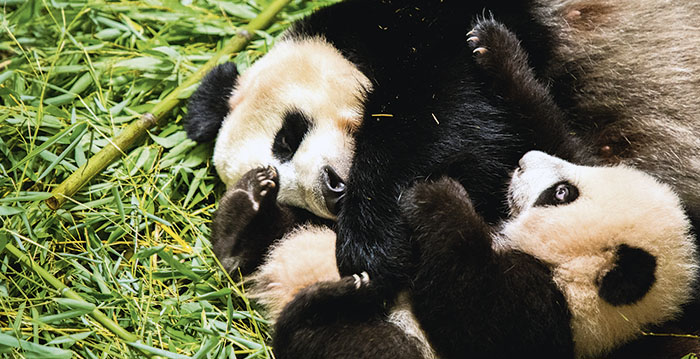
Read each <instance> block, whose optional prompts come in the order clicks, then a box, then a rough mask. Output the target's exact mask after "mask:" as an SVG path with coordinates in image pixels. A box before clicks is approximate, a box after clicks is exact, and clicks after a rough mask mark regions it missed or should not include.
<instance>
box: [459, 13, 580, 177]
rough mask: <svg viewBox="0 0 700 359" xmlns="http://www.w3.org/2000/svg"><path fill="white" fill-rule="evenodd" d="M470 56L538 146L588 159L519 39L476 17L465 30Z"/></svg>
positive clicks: (575, 158)
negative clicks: (536, 73) (470, 26)
mask: <svg viewBox="0 0 700 359" xmlns="http://www.w3.org/2000/svg"><path fill="white" fill-rule="evenodd" d="M468 36H469V38H468V39H467V43H468V44H469V46H470V47H471V48H472V49H473V53H474V60H475V62H476V64H477V66H478V67H480V68H481V69H483V70H484V72H485V73H486V76H487V79H486V83H487V85H488V86H489V87H490V90H491V91H492V92H493V94H494V95H495V96H497V97H500V98H503V99H504V100H505V102H506V106H509V107H511V108H512V112H513V114H514V115H516V116H518V117H520V119H519V123H516V125H519V126H521V127H522V128H523V129H525V130H527V131H528V132H529V133H530V134H531V135H532V136H534V140H535V143H536V145H537V147H538V149H540V150H543V151H545V152H549V153H551V154H554V155H557V156H559V157H562V158H564V159H567V160H569V161H574V162H579V163H581V162H584V163H588V161H590V160H591V158H592V156H591V153H592V152H591V151H590V149H588V148H587V147H586V146H584V145H583V143H582V142H581V141H580V140H579V139H578V138H577V137H575V136H573V135H572V132H571V131H570V130H569V129H568V127H567V123H566V120H565V117H564V114H563V112H562V111H561V110H560V109H559V107H558V106H557V105H556V104H555V103H554V100H553V98H552V95H551V94H550V93H549V89H548V88H547V87H546V86H545V85H543V84H542V83H541V82H540V81H538V80H537V78H536V76H535V73H534V70H533V69H532V67H530V65H529V63H528V56H527V53H526V52H525V50H524V49H523V48H522V47H521V46H520V41H519V40H518V38H517V37H516V36H515V34H513V33H512V32H511V31H510V30H508V29H507V28H506V27H505V25H503V24H501V23H500V22H498V21H496V20H494V19H492V18H490V19H486V18H484V19H480V20H478V21H477V23H476V25H475V26H474V28H473V29H472V30H471V31H470V32H469V33H468Z"/></svg>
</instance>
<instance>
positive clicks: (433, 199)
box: [401, 179, 573, 358]
mask: <svg viewBox="0 0 700 359" xmlns="http://www.w3.org/2000/svg"><path fill="white" fill-rule="evenodd" d="M401 207H402V209H403V213H404V214H405V215H406V220H407V223H409V224H410V227H411V229H412V232H413V240H414V243H415V247H416V252H417V255H418V269H417V274H416V277H415V278H414V280H413V290H412V292H411V298H412V300H413V309H414V314H415V316H416V318H417V319H418V321H419V322H420V324H421V326H422V328H423V329H424V330H425V332H426V334H427V335H428V339H429V340H430V342H431V344H432V345H433V348H434V349H435V350H436V352H437V353H438V355H440V357H443V358H487V357H488V358H515V357H521V356H523V355H527V356H531V357H540V358H571V357H573V340H572V333H571V329H570V327H569V322H570V319H571V314H570V312H569V310H568V306H567V302H566V299H565V298H564V296H563V294H562V293H561V291H560V290H559V289H558V287H557V286H556V284H555V283H554V282H553V280H552V273H551V272H550V270H549V269H548V267H547V266H546V265H545V264H544V263H542V262H540V261H539V260H538V259H536V258H534V257H532V256H530V255H528V254H525V253H521V252H517V251H506V252H494V251H493V250H492V249H491V235H492V230H491V228H490V227H489V226H488V225H487V224H486V223H485V222H484V220H483V219H482V217H481V216H480V215H479V214H477V213H476V211H475V209H474V207H473V205H472V203H471V201H470V199H469V196H468V195H467V193H466V191H465V190H464V188H463V187H462V186H461V185H460V184H459V183H457V182H455V181H453V180H448V179H441V180H439V181H437V182H435V183H432V184H428V183H420V184H417V185H415V186H414V187H413V188H411V189H410V190H408V191H407V192H406V193H404V195H403V196H402V199H401Z"/></svg>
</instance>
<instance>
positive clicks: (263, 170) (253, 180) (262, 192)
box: [236, 166, 279, 212]
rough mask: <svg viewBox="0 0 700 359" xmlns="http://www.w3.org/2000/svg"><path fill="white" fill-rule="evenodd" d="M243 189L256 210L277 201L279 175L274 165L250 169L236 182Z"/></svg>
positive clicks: (239, 188)
mask: <svg viewBox="0 0 700 359" xmlns="http://www.w3.org/2000/svg"><path fill="white" fill-rule="evenodd" d="M236 189H237V190H239V191H241V190H242V191H243V192H244V193H245V194H246V195H247V197H248V199H249V201H250V203H251V206H252V208H253V210H254V211H255V212H257V211H259V210H260V209H261V208H263V207H265V206H268V205H272V204H274V203H275V202H276V201H277V192H278V191H279V175H278V174H277V169H275V167H273V166H267V167H259V168H256V169H253V170H250V171H248V173H246V174H245V175H243V177H242V178H241V179H240V180H239V181H238V183H237V184H236Z"/></svg>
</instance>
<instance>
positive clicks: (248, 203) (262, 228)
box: [211, 167, 320, 275]
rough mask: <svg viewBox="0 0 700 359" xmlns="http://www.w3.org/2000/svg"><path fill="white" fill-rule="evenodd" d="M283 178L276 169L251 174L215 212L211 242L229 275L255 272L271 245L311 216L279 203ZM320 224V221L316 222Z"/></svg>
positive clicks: (230, 193) (226, 194)
mask: <svg viewBox="0 0 700 359" xmlns="http://www.w3.org/2000/svg"><path fill="white" fill-rule="evenodd" d="M278 188H279V178H278V175H277V171H276V170H275V169H274V168H273V167H267V168H256V169H253V170H250V171H248V172H247V173H246V174H245V175H243V177H242V178H241V179H240V180H239V181H238V182H237V183H236V184H235V185H234V186H233V187H232V188H230V189H229V190H228V191H226V193H225V194H224V197H223V198H222V199H221V202H220V204H219V208H218V209H217V210H216V212H215V213H214V219H213V222H212V229H211V231H212V233H211V242H212V247H213V251H214V254H215V255H216V256H217V258H218V259H219V262H221V265H222V266H223V267H224V269H225V270H226V271H227V272H228V273H229V274H233V273H234V271H236V270H237V269H240V271H241V274H242V275H247V274H250V273H251V272H253V270H255V269H256V268H257V267H258V266H259V265H260V264H261V263H262V260H263V258H264V256H265V254H266V253H267V250H268V248H269V247H270V245H271V244H272V243H273V242H274V241H276V240H278V239H280V238H282V236H283V235H284V234H285V233H288V232H290V231H291V230H292V229H293V228H294V227H295V226H297V225H299V224H301V223H304V222H314V220H315V217H313V215H311V214H310V213H308V212H306V211H304V210H301V209H297V208H292V207H288V206H284V205H281V204H279V203H278V202H277V191H278ZM316 222H319V224H320V220H316Z"/></svg>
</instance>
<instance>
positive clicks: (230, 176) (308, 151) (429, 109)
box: [187, 0, 590, 298]
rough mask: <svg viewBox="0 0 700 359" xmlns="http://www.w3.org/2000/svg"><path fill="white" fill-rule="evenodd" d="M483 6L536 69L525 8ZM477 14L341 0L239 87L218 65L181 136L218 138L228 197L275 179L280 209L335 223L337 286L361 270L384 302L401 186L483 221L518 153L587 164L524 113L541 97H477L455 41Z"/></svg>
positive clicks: (542, 120) (469, 65)
mask: <svg viewBox="0 0 700 359" xmlns="http://www.w3.org/2000/svg"><path fill="white" fill-rule="evenodd" d="M488 6H489V10H491V11H493V13H494V14H497V15H498V17H499V19H501V20H502V21H504V22H506V23H507V24H508V26H509V27H511V28H512V29H513V30H514V31H515V32H516V33H518V34H522V42H523V46H524V47H525V49H526V50H527V51H528V52H529V53H530V54H534V55H533V56H530V62H532V64H533V65H534V66H536V68H542V66H544V64H545V63H546V60H547V57H546V56H545V55H546V54H549V53H551V52H552V51H553V48H552V46H553V45H554V43H553V41H552V39H553V36H552V34H551V32H550V31H549V29H548V27H547V26H546V25H545V24H542V23H540V22H538V21H534V20H533V18H532V17H528V16H524V15H523V14H527V13H531V12H533V11H535V10H536V9H537V6H536V4H535V3H532V2H527V1H525V2H518V3H515V4H514V3H511V2H510V1H507V2H489V4H488ZM484 7H485V3H481V2H478V1H473V2H465V1H440V0H430V1H417V0H416V1H404V0H395V1H392V0H349V1H345V2H341V3H337V4H334V5H332V6H329V7H325V8H322V9H320V10H319V11H317V12H316V13H314V14H312V15H311V16H309V17H307V18H304V19H302V20H301V21H298V22H296V23H294V24H293V25H292V27H291V28H290V29H289V30H288V31H287V33H286V34H285V35H284V36H283V37H282V39H281V40H280V41H278V42H277V44H276V45H275V46H273V47H272V49H271V50H270V52H269V53H268V54H267V55H265V56H264V57H263V58H261V59H260V60H259V61H257V62H256V63H254V64H253V66H251V67H250V68H249V69H248V70H247V71H246V72H245V73H244V74H242V75H240V76H238V75H237V73H236V72H235V69H234V68H233V67H232V65H222V67H220V68H218V69H217V70H215V71H213V72H212V73H211V74H210V75H209V76H207V78H205V79H204V80H203V82H202V84H201V85H200V87H199V89H198V90H197V92H196V93H195V95H194V96H193V98H192V100H191V103H190V119H189V121H188V123H187V130H188V134H189V135H190V137H191V138H194V139H197V140H211V139H213V138H214V137H216V145H215V149H214V164H215V166H216V169H217V172H218V173H219V175H220V176H221V178H222V179H223V181H224V182H226V183H227V184H228V185H229V186H232V185H233V184H235V183H236V181H238V180H239V179H240V178H241V177H242V176H243V175H244V174H245V173H247V172H248V171H249V170H251V169H253V168H257V167H267V166H273V167H274V168H275V169H276V171H277V172H278V174H279V192H278V196H279V201H280V202H281V203H282V204H285V205H291V206H295V207H299V208H302V209H304V210H308V211H310V212H311V213H312V214H313V215H314V216H315V217H318V218H323V219H330V220H335V221H337V222H336V224H335V229H336V232H337V241H338V245H337V246H336V251H337V257H338V266H339V268H340V271H341V273H343V274H350V273H355V272H358V271H359V270H360V269H362V270H366V271H367V272H368V273H369V274H370V276H371V277H372V278H373V279H374V280H373V281H372V283H373V285H375V286H378V287H381V288H382V289H383V290H382V291H380V293H382V294H383V296H385V297H387V298H390V297H391V296H392V295H393V294H395V293H396V292H397V291H398V289H400V288H401V287H403V286H404V285H405V284H406V283H407V282H408V279H409V276H410V275H409V274H410V272H411V268H410V267H411V258H410V252H411V251H410V246H409V245H408V241H407V232H406V227H405V226H404V224H403V223H402V220H401V215H400V211H399V208H398V198H399V195H400V193H401V192H402V191H403V190H405V189H406V188H408V186H410V185H411V184H412V183H414V182H415V181H417V180H420V179H424V178H428V177H431V176H440V175H450V176H452V177H453V178H456V179H458V180H459V181H460V183H462V185H464V186H465V187H466V188H467V189H468V190H469V192H470V194H471V196H472V199H473V201H474V203H475V206H476V208H477V210H478V211H479V212H480V213H482V214H483V215H484V216H485V218H486V219H487V220H488V221H490V222H495V221H497V220H498V219H499V218H501V217H503V216H504V215H505V214H506V206H504V205H503V203H502V201H501V198H503V195H504V193H503V188H505V184H506V182H507V180H508V172H509V169H510V168H513V167H515V165H516V163H517V160H518V159H519V158H520V156H522V154H524V153H525V152H527V151H529V150H533V149H539V150H543V151H547V152H549V153H553V154H556V155H559V156H561V157H563V158H566V159H570V160H579V159H589V158H590V156H588V155H587V154H584V153H586V152H587V151H586V150H585V146H584V145H582V144H580V143H578V144H577V145H575V146H573V145H572V146H569V145H568V144H570V143H572V142H575V140H572V139H570V138H571V137H572V135H571V134H570V131H568V130H567V129H566V126H562V125H561V124H560V122H561V121H560V120H561V116H559V115H558V114H549V113H543V112H542V111H540V108H541V107H539V106H537V105H535V106H532V105H533V104H537V103H538V102H537V101H539V100H541V99H542V98H543V97H546V96H548V95H546V96H544V95H543V94H530V93H526V92H524V93H521V92H517V93H511V94H506V95H505V96H502V95H501V94H502V93H505V91H501V89H494V88H492V87H491V86H490V85H486V82H487V81H489V80H490V76H491V74H492V73H493V72H492V71H488V70H489V69H485V68H483V67H481V66H479V64H478V63H477V62H475V61H474V59H473V55H472V51H473V50H474V48H473V47H472V46H470V44H469V43H468V42H467V37H468V36H467V33H468V32H469V31H470V29H471V28H472V21H473V19H475V18H476V17H477V16H481V15H482V14H483V13H484ZM485 70H486V71H485ZM533 98H535V101H534V102H531V101H530V100H532V99H533ZM545 108H551V107H545ZM233 221H235V219H234V218H232V219H231V222H233ZM222 222H225V221H222ZM224 249H226V248H224ZM239 260H240V258H232V259H231V261H229V262H230V263H238V262H239Z"/></svg>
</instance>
